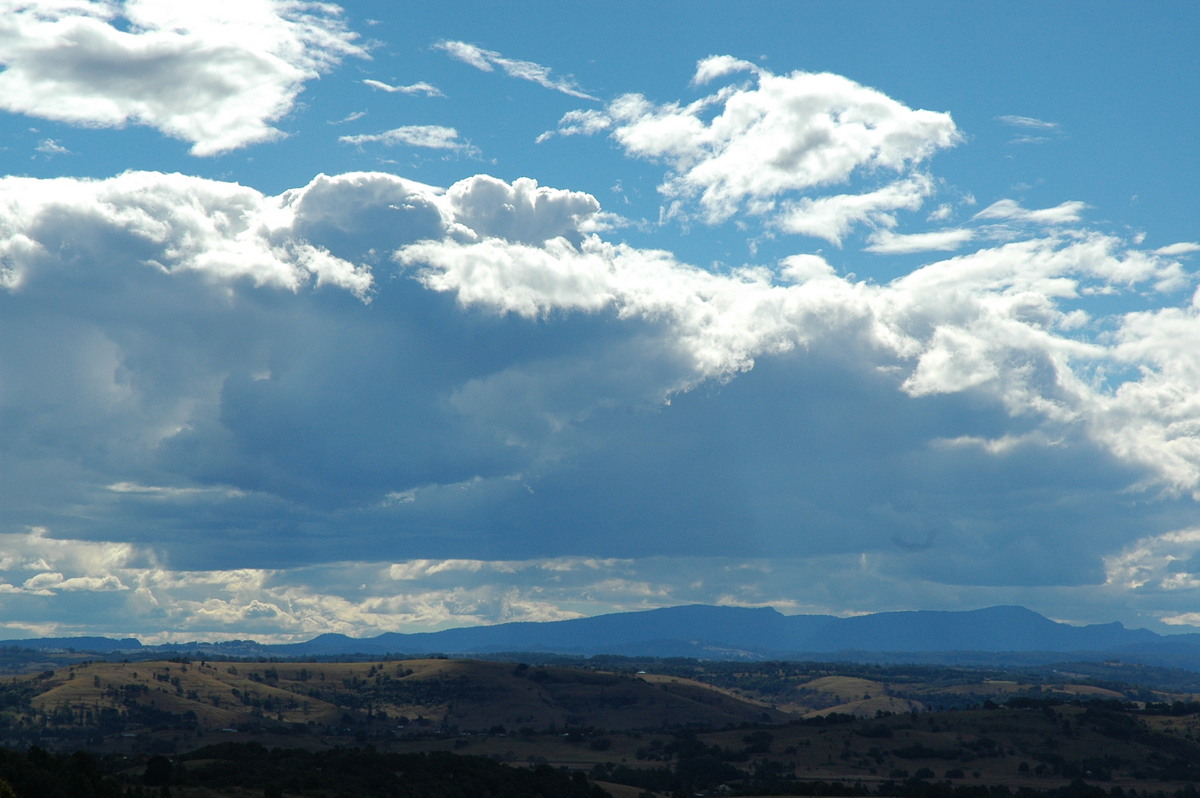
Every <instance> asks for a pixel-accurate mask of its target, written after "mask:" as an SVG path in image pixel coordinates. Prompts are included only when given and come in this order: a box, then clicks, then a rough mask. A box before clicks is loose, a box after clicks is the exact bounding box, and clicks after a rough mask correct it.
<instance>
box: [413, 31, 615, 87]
mask: <svg viewBox="0 0 1200 798" xmlns="http://www.w3.org/2000/svg"><path fill="white" fill-rule="evenodd" d="M435 47H437V48H438V49H439V50H444V51H445V52H446V54H447V55H449V56H450V57H451V58H456V59H458V60H459V61H462V62H463V63H464V64H469V65H471V66H473V67H475V68H476V69H480V70H483V71H484V72H491V71H493V70H494V69H495V68H496V67H500V70H501V71H502V72H504V74H506V75H508V76H509V77H510V78H518V79H520V80H528V81H531V82H533V83H536V84H537V85H539V86H542V87H543V88H547V89H553V90H554V91H560V92H562V93H563V94H569V95H571V96H572V97H579V98H580V99H584V100H594V99H596V98H595V97H593V96H592V95H590V94H588V93H586V92H585V91H583V90H582V89H580V88H579V85H578V84H577V83H575V81H574V80H573V79H571V78H569V77H567V78H555V77H551V69H550V68H549V67H545V66H542V65H541V64H535V63H534V62H532V61H520V60H517V59H515V58H505V57H504V56H502V55H500V53H497V52H495V51H494V50H485V49H483V48H482V47H478V46H476V45H474V44H467V43H466V42H456V41H441V42H438V43H437V44H436V45H435Z"/></svg>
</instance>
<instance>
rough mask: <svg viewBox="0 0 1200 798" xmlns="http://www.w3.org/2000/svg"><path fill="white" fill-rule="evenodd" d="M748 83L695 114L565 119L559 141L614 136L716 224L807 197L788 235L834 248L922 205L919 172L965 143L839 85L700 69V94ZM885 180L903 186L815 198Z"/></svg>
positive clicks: (818, 76)
mask: <svg viewBox="0 0 1200 798" xmlns="http://www.w3.org/2000/svg"><path fill="white" fill-rule="evenodd" d="M742 72H747V73H749V74H750V75H751V78H752V81H751V82H750V83H749V84H731V85H727V86H724V87H722V88H720V89H719V90H718V91H717V92H716V93H714V94H710V95H708V96H705V97H702V98H700V99H698V100H695V101H693V102H691V103H688V104H680V103H677V102H676V103H662V104H658V103H654V102H652V101H651V100H649V99H647V98H646V97H644V96H642V95H640V94H626V95H622V96H620V97H618V98H616V99H615V100H613V101H611V102H610V103H608V104H607V106H606V107H605V108H604V110H602V111H597V110H594V109H593V110H588V111H575V112H572V113H569V114H567V115H566V116H564V117H563V119H562V121H561V122H560V125H559V128H558V132H559V133H560V134H563V135H568V134H595V133H598V132H601V131H606V132H607V133H608V135H609V136H611V137H612V138H613V139H614V140H615V141H617V143H618V144H620V145H621V146H622V147H623V148H624V149H625V151H626V152H627V153H628V154H630V155H632V156H636V157H641V158H648V159H652V160H656V161H661V162H663V163H665V164H666V165H667V166H668V167H669V168H670V170H671V171H670V172H669V173H668V175H667V179H666V180H665V181H664V182H663V183H662V185H660V186H659V190H660V191H661V192H662V193H663V194H664V195H665V196H666V197H667V198H670V199H675V200H689V201H690V200H696V201H698V203H699V205H700V209H701V211H702V213H703V215H704V217H705V219H706V220H707V221H709V222H710V223H717V222H722V221H725V220H727V219H729V218H730V217H731V216H732V215H733V214H734V213H735V212H738V211H739V210H742V209H746V210H749V211H751V212H752V213H760V214H771V213H774V212H775V211H776V202H777V200H779V199H783V198H789V197H794V195H795V194H802V196H801V197H799V198H792V199H791V200H790V202H789V204H788V205H787V206H786V207H784V209H783V212H782V213H781V214H780V219H781V221H780V225H781V226H782V227H783V228H784V229H786V230H789V231H791V232H803V233H806V234H816V235H819V236H822V237H826V238H830V239H831V240H832V239H836V238H840V237H841V235H844V231H845V230H846V229H848V228H849V227H850V226H851V225H853V224H855V223H858V222H860V221H863V220H865V219H871V218H873V217H876V215H877V214H882V213H885V212H886V211H887V210H894V209H896V208H900V207H904V208H910V207H913V206H914V205H919V203H920V200H921V197H922V196H923V195H924V193H927V182H926V179H925V178H923V177H922V176H920V175H918V174H915V173H913V170H915V169H916V168H917V167H919V165H920V164H921V163H923V162H924V161H925V160H926V159H928V158H929V157H930V156H931V155H932V154H933V153H934V152H936V151H937V150H939V149H943V148H946V147H950V146H953V145H955V144H957V143H958V142H959V141H960V139H961V137H960V134H959V132H958V129H957V128H956V127H955V125H954V122H953V120H952V119H951V118H950V115H949V114H946V113H938V112H933V111H923V110H913V109H911V108H908V107H906V106H905V105H903V104H902V103H899V102H897V101H895V100H893V99H891V98H890V97H887V96H886V95H884V94H882V93H881V92H879V91H876V90H875V89H871V88H868V87H866V86H862V85H860V84H858V83H855V82H854V81H852V80H849V79H847V78H844V77H841V76H840V75H832V74H828V73H808V72H793V73H791V74H787V75H775V74H773V73H771V72H769V71H767V70H765V69H762V68H759V67H755V66H753V65H751V64H749V63H748V62H744V61H740V60H738V59H732V58H730V57H728V56H713V57H710V58H708V59H705V60H703V61H701V62H700V63H699V64H698V65H697V69H696V75H695V79H694V83H696V84H706V83H709V82H711V81H714V80H717V79H719V78H725V77H729V76H731V75H735V74H738V73H742ZM887 173H891V174H897V175H899V176H900V177H899V179H898V181H897V182H896V183H894V184H884V185H877V186H874V187H871V188H869V189H868V190H867V191H864V192H856V194H853V195H850V194H841V195H836V196H832V197H816V196H812V192H813V191H816V190H818V189H826V188H828V187H832V186H838V185H843V184H847V183H848V182H850V181H851V179H852V178H856V177H862V176H864V175H879V174H887Z"/></svg>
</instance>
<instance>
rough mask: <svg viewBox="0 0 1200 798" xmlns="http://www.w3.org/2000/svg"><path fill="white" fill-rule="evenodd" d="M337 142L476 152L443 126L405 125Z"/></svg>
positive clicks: (339, 139)
mask: <svg viewBox="0 0 1200 798" xmlns="http://www.w3.org/2000/svg"><path fill="white" fill-rule="evenodd" d="M338 141H341V142H344V143H346V144H354V145H356V146H362V145H363V144H383V145H384V146H387V147H400V146H404V147H425V148H427V149H431V150H462V151H464V152H468V153H476V152H478V151H477V150H476V149H475V148H474V147H473V146H471V145H470V144H469V143H468V142H465V141H462V140H460V139H459V138H458V131H457V130H455V129H454V128H452V127H445V126H443V125H405V126H403V127H398V128H393V129H392V130H386V131H384V132H383V133H364V134H360V135H357V136H341V137H339V138H338Z"/></svg>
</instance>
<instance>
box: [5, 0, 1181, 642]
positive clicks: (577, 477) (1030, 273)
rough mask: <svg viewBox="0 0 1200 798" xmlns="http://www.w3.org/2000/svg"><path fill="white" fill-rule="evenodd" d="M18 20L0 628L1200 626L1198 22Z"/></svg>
mask: <svg viewBox="0 0 1200 798" xmlns="http://www.w3.org/2000/svg"><path fill="white" fill-rule="evenodd" d="M177 5H178V4H168V3H154V2H124V3H122V2H109V3H100V2H84V1H83V0H80V1H79V2H75V1H74V0H46V1H45V2H35V3H25V2H0V19H2V20H3V22H0V66H2V67H3V70H2V71H0V159H2V167H0V174H3V175H4V176H3V177H0V430H2V435H0V632H3V635H4V636H8V637H25V636H40V635H68V634H113V635H136V636H138V637H140V638H142V639H144V640H146V641H156V640H192V639H210V640H217V639H225V638H238V637H248V636H253V637H257V638H259V639H263V640H291V639H304V638H307V637H311V636H313V635H315V634H319V633H323V632H331V631H333V632H343V633H346V634H352V635H371V634H377V633H380V632H383V631H417V630H426V629H430V628H444V627H447V626H456V625H467V624H479V623H494V622H499V621H507V620H551V619H558V618H567V617H577V616H579V615H592V614H598V613H602V612H609V611H617V610H629V609H639V608H651V607H659V606H668V605H674V604H684V603H695V602H703V603H721V604H734V605H746V606H762V605H770V606H774V607H777V608H778V609H780V611H782V612H785V613H789V614H791V613H833V614H843V615H844V614H853V613H862V612H875V611H884V610H895V609H973V608H977V607H982V606H988V605H993V604H1023V605H1026V606H1029V607H1031V608H1032V609H1035V610H1037V611H1039V612H1042V613H1044V614H1046V615H1048V616H1050V617H1053V618H1056V619H1060V620H1064V621H1069V622H1075V623H1091V622H1107V621H1111V620H1120V621H1122V622H1124V623H1126V624H1128V625H1130V626H1145V627H1148V628H1153V629H1156V630H1158V631H1165V632H1180V631H1191V630H1193V629H1194V628H1195V627H1196V626H1198V625H1200V613H1198V612H1197V611H1196V607H1197V606H1200V602H1198V599H1200V514H1198V511H1200V504H1198V500H1200V402H1198V401H1197V399H1196V394H1197V387H1198V385H1200V318H1198V316H1197V314H1198V309H1197V308H1198V305H1197V302H1198V300H1197V299H1196V296H1197V294H1196V292H1197V283H1198V280H1197V276H1196V268H1197V262H1200V229H1198V224H1197V220H1198V219H1200V192H1198V191H1197V189H1198V188H1200V185H1198V184H1200V180H1198V176H1200V163H1198V162H1197V159H1198V158H1200V155H1198V153H1200V146H1198V144H1200V139H1198V138H1197V128H1196V120H1197V119H1200V99H1198V98H1200V53H1198V52H1197V49H1196V47H1195V44H1194V43H1195V40H1196V35H1197V34H1198V33H1200V10H1197V7H1196V5H1195V4H1194V3H1188V2H1164V3H1156V4H1153V5H1149V6H1147V5H1133V4H1127V3H1103V2H1102V3H1095V2H1089V3H1075V2H1067V3H1056V4H1049V5H1048V4H1041V3H1008V4H994V5H991V6H982V5H971V6H966V5H963V4H959V3H941V2H914V3H906V4H899V3H871V2H864V3H853V4H847V3H816V2H794V3H774V2H772V3H753V2H751V3H739V4H726V3H703V2H702V3H674V2H663V3H655V4H644V3H643V4H633V3H609V4H603V5H597V6H595V7H583V6H580V5H579V4H562V3H513V4H493V3H453V2H452V3H439V4H424V5H419V4H402V5H396V4H392V3H369V2H363V3H344V4H342V5H341V6H335V5H303V4H297V3H275V2H267V0H239V2H230V3H227V4H226V3H210V4H204V6H203V8H201V7H199V6H197V7H196V8H195V9H194V10H193V9H191V8H180V7H176V6H177Z"/></svg>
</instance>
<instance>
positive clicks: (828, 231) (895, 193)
mask: <svg viewBox="0 0 1200 798" xmlns="http://www.w3.org/2000/svg"><path fill="white" fill-rule="evenodd" d="M932 190H933V186H932V182H931V181H930V180H929V179H928V178H927V177H925V176H924V175H914V176H912V177H911V178H909V179H907V180H899V181H896V182H894V183H890V184H888V185H886V186H884V187H883V188H880V189H877V190H875V191H869V192H866V193H863V194H837V195H834V196H830V197H821V198H819V199H808V198H807V197H806V198H805V199H802V200H800V201H798V202H791V201H788V202H785V203H783V204H782V206H781V208H780V213H779V217H778V220H777V221H776V224H777V226H778V227H779V229H781V230H783V231H785V232H788V233H802V234H804V235H810V236H813V237H815V238H823V239H825V240H826V241H829V242H831V243H833V244H837V245H839V246H840V245H841V243H842V238H843V237H844V236H845V235H846V234H847V233H849V232H850V230H851V229H852V228H853V227H854V226H855V225H857V224H861V223H863V222H869V223H870V224H872V225H874V226H876V227H892V226H894V225H895V224H896V219H895V217H894V216H893V215H892V214H891V211H897V210H916V209H917V208H919V207H921V203H922V202H923V201H924V199H925V197H927V196H928V195H929V194H930V192H931V191H932Z"/></svg>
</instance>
